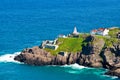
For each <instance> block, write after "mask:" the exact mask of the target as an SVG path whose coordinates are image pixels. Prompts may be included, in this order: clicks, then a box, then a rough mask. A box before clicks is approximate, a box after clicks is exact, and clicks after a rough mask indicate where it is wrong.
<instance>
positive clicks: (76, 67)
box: [62, 63, 87, 69]
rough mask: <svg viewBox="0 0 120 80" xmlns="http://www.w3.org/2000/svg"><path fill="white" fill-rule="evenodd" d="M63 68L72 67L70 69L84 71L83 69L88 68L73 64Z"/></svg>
mask: <svg viewBox="0 0 120 80" xmlns="http://www.w3.org/2000/svg"><path fill="white" fill-rule="evenodd" d="M62 67H70V68H72V69H83V68H87V67H84V66H81V65H79V64H77V63H75V64H71V65H64V66H62Z"/></svg>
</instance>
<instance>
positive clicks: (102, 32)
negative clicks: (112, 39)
mask: <svg viewBox="0 0 120 80" xmlns="http://www.w3.org/2000/svg"><path fill="white" fill-rule="evenodd" d="M90 33H91V34H92V35H95V34H97V35H102V36H106V35H108V33H109V29H107V28H99V29H95V30H92V31H91V32H90Z"/></svg>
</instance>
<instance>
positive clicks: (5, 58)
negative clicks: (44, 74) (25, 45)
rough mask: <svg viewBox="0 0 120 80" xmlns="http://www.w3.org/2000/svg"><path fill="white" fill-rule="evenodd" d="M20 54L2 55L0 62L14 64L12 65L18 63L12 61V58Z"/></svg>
mask: <svg viewBox="0 0 120 80" xmlns="http://www.w3.org/2000/svg"><path fill="white" fill-rule="evenodd" d="M19 54H20V52H15V53H14V54H4V55H1V56H0V62H5V63H6V62H14V63H20V62H18V61H15V60H14V57H15V56H17V55H19Z"/></svg>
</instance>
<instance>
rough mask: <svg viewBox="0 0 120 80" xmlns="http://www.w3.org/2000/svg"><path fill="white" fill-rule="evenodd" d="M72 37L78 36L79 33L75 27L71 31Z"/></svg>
mask: <svg viewBox="0 0 120 80" xmlns="http://www.w3.org/2000/svg"><path fill="white" fill-rule="evenodd" d="M72 34H73V35H79V32H78V31H77V28H76V27H74V30H73V33H72Z"/></svg>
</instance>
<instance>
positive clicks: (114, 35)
mask: <svg viewBox="0 0 120 80" xmlns="http://www.w3.org/2000/svg"><path fill="white" fill-rule="evenodd" d="M118 32H120V28H115V29H111V30H110V31H109V36H111V37H112V38H116V35H117V33H118Z"/></svg>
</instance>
